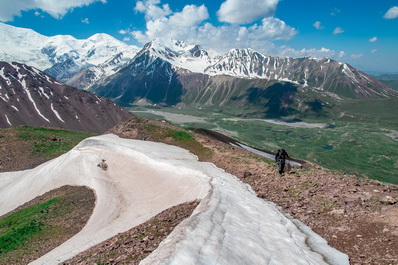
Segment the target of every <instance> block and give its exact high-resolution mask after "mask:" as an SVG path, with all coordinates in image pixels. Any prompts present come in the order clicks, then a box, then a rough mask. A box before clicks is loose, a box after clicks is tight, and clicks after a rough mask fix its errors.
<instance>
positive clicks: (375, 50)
mask: <svg viewBox="0 0 398 265" xmlns="http://www.w3.org/2000/svg"><path fill="white" fill-rule="evenodd" d="M370 52H371V53H376V52H379V50H378V49H373V50H371V51H370Z"/></svg>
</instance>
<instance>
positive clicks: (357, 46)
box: [0, 0, 398, 72]
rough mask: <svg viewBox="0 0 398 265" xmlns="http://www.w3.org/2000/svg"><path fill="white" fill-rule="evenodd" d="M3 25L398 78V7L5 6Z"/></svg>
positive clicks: (275, 3)
mask: <svg viewBox="0 0 398 265" xmlns="http://www.w3.org/2000/svg"><path fill="white" fill-rule="evenodd" d="M65 2H66V3H65ZM0 21H1V22H4V23H7V24H10V25H14V26H17V27H24V28H31V29H33V30H35V31H37V32H39V33H41V34H43V35H46V36H53V35H59V34H62V35H66V34H67V35H72V36H74V37H76V38H79V39H82V38H88V37H89V36H91V35H93V34H95V33H108V34H110V35H112V36H114V37H116V38H118V39H120V40H123V41H125V42H126V43H128V44H132V45H137V46H143V44H144V43H146V42H147V41H150V40H151V39H153V38H155V37H166V38H174V39H179V40H184V41H187V42H189V43H192V44H200V45H202V46H203V47H204V48H207V49H214V50H218V51H227V50H229V49H231V48H253V49H255V50H258V51H260V52H262V53H264V54H267V55H272V56H282V57H284V56H291V57H303V56H314V57H330V58H333V59H335V60H338V61H342V62H347V63H350V64H351V65H353V66H355V67H357V68H359V69H360V70H363V71H377V72H398V0H379V1H375V0H362V1H359V0H350V1H347V0H328V1H326V0H308V1H299V0H201V1H200V0H142V1H134V0H128V1H127V0H68V1H52V0H37V1H31V0H20V1H17V2H16V1H10V0H0ZM0 34H1V33H0Z"/></svg>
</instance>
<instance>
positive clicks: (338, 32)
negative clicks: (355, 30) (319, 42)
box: [333, 27, 344, 34]
mask: <svg viewBox="0 0 398 265" xmlns="http://www.w3.org/2000/svg"><path fill="white" fill-rule="evenodd" d="M343 32H344V30H343V29H342V28H340V27H337V28H335V29H334V30H333V34H341V33H343Z"/></svg>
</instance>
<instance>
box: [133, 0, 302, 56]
mask: <svg viewBox="0 0 398 265" xmlns="http://www.w3.org/2000/svg"><path fill="white" fill-rule="evenodd" d="M160 4H161V3H160V1H158V0H151V1H146V2H141V1H140V2H137V5H136V8H135V9H136V11H137V12H142V13H144V14H145V18H146V20H147V22H146V30H145V31H133V32H132V33H131V34H132V36H133V37H134V38H135V39H136V40H138V41H139V42H140V43H146V42H148V41H151V40H152V39H154V38H157V37H161V38H162V37H164V38H173V39H178V40H184V41H187V42H192V43H195V44H207V46H210V45H212V46H215V47H217V48H218V49H219V50H225V49H226V48H227V47H228V48H232V47H238V48H239V47H240V46H246V45H248V44H249V43H250V44H254V42H262V41H272V40H289V39H291V38H292V37H293V36H294V35H296V34H297V30H296V29H294V28H292V27H290V26H289V25H286V23H285V22H284V21H282V20H280V19H278V18H275V17H267V18H264V19H262V20H261V22H260V23H255V24H252V25H250V26H239V25H237V24H229V25H223V26H217V27H216V26H213V25H212V24H211V23H205V20H207V19H208V18H209V13H208V10H207V8H206V6H205V5H201V6H195V5H186V6H185V7H184V8H183V9H182V11H181V12H176V13H172V14H170V15H166V14H164V15H163V16H161V17H157V18H156V19H155V18H154V17H153V16H149V15H148V12H150V8H151V5H155V6H158V7H159V5H160ZM249 47H250V46H249Z"/></svg>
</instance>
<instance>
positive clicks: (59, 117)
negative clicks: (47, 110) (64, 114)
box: [51, 103, 65, 122]
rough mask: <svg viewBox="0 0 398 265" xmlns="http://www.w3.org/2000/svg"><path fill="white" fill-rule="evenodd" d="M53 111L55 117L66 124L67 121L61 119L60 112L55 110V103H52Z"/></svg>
mask: <svg viewBox="0 0 398 265" xmlns="http://www.w3.org/2000/svg"><path fill="white" fill-rule="evenodd" d="M51 110H52V111H53V112H54V114H55V116H57V118H58V120H60V121H62V122H65V121H64V120H63V119H62V118H61V116H60V115H59V113H58V111H56V110H55V109H54V106H53V103H51Z"/></svg>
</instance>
